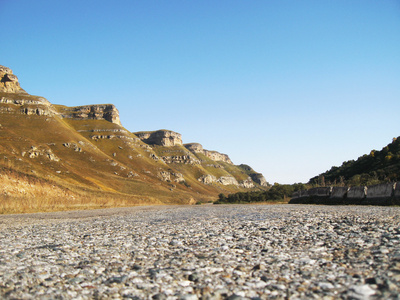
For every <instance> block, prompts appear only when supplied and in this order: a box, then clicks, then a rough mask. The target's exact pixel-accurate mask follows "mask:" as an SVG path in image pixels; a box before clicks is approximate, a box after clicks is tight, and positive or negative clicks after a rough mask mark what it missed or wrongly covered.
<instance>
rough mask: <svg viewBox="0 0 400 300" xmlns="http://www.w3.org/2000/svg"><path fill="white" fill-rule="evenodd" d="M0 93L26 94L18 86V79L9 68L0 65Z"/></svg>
mask: <svg viewBox="0 0 400 300" xmlns="http://www.w3.org/2000/svg"><path fill="white" fill-rule="evenodd" d="M0 92H5V93H26V92H25V91H24V90H23V89H22V88H21V87H20V85H19V82H18V77H17V76H16V75H14V74H13V72H12V70H11V69H10V68H7V67H5V66H1V65H0Z"/></svg>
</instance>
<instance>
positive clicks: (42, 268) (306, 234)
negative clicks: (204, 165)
mask: <svg viewBox="0 0 400 300" xmlns="http://www.w3.org/2000/svg"><path fill="white" fill-rule="evenodd" d="M399 223H400V207H367V206H305V205H220V206H219V205H204V206H203V205H202V206H158V207H157V206H155V207H135V208H123V209H121V208H119V209H109V210H96V211H80V212H79V211H76V212H63V213H47V214H29V215H8V216H0V298H1V299H120V298H126V299H186V300H192V299H400V296H399V293H400V228H399Z"/></svg>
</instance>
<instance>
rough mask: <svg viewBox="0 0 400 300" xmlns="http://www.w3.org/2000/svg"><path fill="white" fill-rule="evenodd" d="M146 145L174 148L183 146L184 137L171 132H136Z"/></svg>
mask: <svg viewBox="0 0 400 300" xmlns="http://www.w3.org/2000/svg"><path fill="white" fill-rule="evenodd" d="M135 134H136V136H137V137H138V138H139V139H141V140H142V141H143V142H145V143H146V144H150V145H159V146H164V147H172V146H177V145H182V135H181V134H180V133H177V132H174V131H171V130H157V131H144V132H135Z"/></svg>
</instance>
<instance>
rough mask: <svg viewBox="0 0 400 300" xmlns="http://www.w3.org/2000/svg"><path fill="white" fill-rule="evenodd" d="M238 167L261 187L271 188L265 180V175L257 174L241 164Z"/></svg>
mask: <svg viewBox="0 0 400 300" xmlns="http://www.w3.org/2000/svg"><path fill="white" fill-rule="evenodd" d="M238 167H239V168H241V169H242V170H244V171H245V172H246V173H247V174H248V175H249V176H250V178H251V179H252V180H253V181H254V182H255V183H258V184H259V185H261V186H264V187H268V186H269V183H268V182H267V180H266V179H265V178H264V175H263V174H261V173H257V172H256V171H254V170H253V169H252V168H251V167H250V166H248V165H245V164H241V165H239V166H238Z"/></svg>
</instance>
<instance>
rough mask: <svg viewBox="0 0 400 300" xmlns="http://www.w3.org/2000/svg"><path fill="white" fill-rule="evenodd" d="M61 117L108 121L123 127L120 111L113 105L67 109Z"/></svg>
mask: <svg viewBox="0 0 400 300" xmlns="http://www.w3.org/2000/svg"><path fill="white" fill-rule="evenodd" d="M61 117H63V118H69V119H82V120H84V119H93V120H106V121H109V122H111V123H114V124H118V125H121V121H120V119H119V112H118V109H117V108H116V107H115V105H113V104H95V105H84V106H73V107H65V108H63V109H62V111H61Z"/></svg>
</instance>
